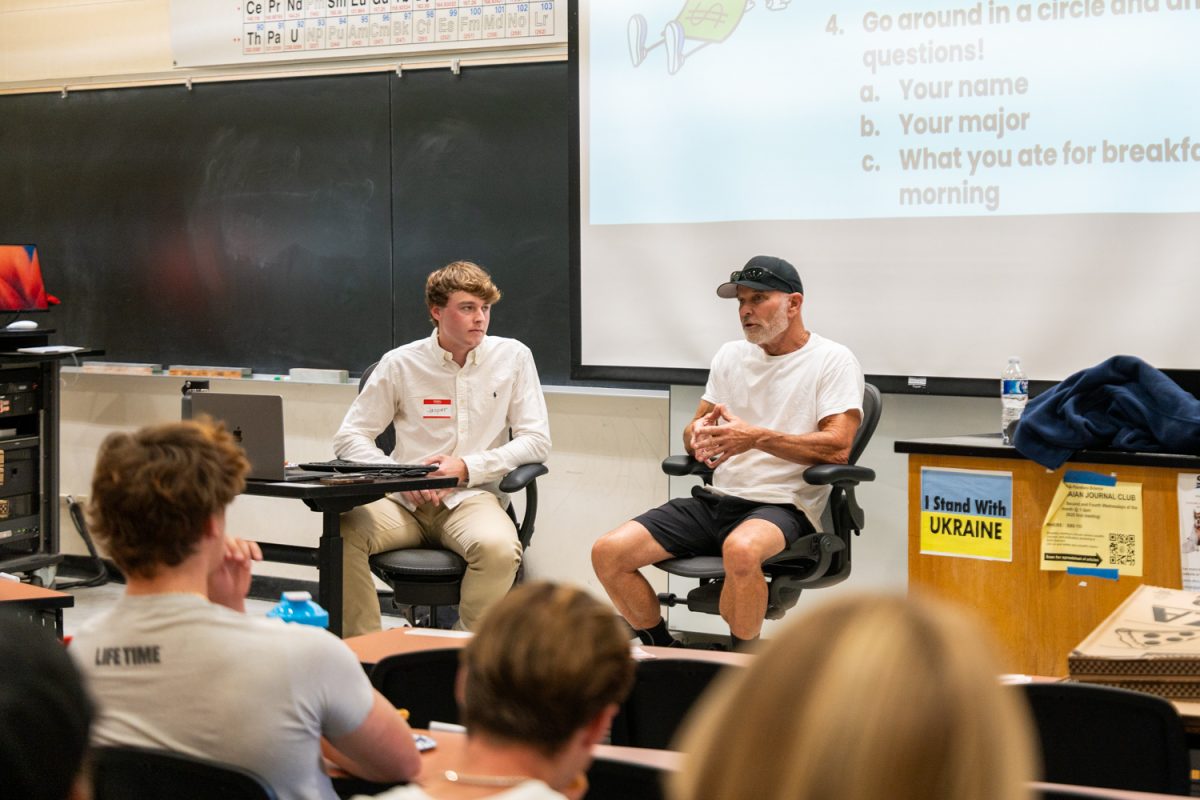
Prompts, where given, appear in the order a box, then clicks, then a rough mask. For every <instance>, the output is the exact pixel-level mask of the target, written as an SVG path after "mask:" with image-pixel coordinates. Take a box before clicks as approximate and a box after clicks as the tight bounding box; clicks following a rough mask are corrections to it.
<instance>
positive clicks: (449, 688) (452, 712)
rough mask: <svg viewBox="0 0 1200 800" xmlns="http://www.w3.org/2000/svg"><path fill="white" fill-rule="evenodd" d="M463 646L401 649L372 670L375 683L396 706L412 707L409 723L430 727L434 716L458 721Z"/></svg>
mask: <svg viewBox="0 0 1200 800" xmlns="http://www.w3.org/2000/svg"><path fill="white" fill-rule="evenodd" d="M460 652H462V651H461V649H460V648H457V647H448V648H445V649H441V650H419V651H417V652H413V653H397V654H395V655H391V656H387V657H386V658H384V659H382V660H381V661H380V662H379V663H377V664H376V665H375V667H374V668H373V669H372V670H371V685H372V686H374V687H375V688H376V689H378V690H379V693H380V694H381V695H383V696H384V697H386V698H387V699H388V702H390V703H391V704H392V705H394V706H395V707H396V708H403V709H407V710H408V724H409V725H411V726H412V727H414V728H428V727H429V723H430V722H432V721H433V720H437V721H438V722H452V723H455V724H457V723H458V702H457V700H456V699H455V697H454V678H455V676H456V675H457V674H458V654H459V653H460Z"/></svg>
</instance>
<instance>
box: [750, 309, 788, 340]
mask: <svg viewBox="0 0 1200 800" xmlns="http://www.w3.org/2000/svg"><path fill="white" fill-rule="evenodd" d="M787 328H788V315H787V306H785V305H781V306H780V307H779V310H778V311H776V312H775V316H773V317H771V319H769V320H767V323H766V325H765V326H763V327H761V328H758V329H756V330H755V331H754V332H751V331H745V335H746V341H748V342H749V343H750V344H765V343H767V342H769V341H771V340H772V339H776V338H778V337H779V335H780V334H782V333H783V332H784V331H786V330H787ZM743 330H745V329H743Z"/></svg>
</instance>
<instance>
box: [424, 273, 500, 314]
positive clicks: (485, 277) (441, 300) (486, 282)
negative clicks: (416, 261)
mask: <svg viewBox="0 0 1200 800" xmlns="http://www.w3.org/2000/svg"><path fill="white" fill-rule="evenodd" d="M455 292H466V293H467V294H471V295H474V296H475V297H478V298H479V299H480V300H482V301H483V302H485V303H487V304H488V305H495V304H496V303H499V302H500V296H501V295H500V290H499V289H497V288H496V284H494V283H492V276H491V275H489V274H488V273H487V270H485V269H484V268H483V267H481V266H479V265H478V264H474V263H472V262H470V261H455V262H453V263H450V264H447V265H446V266H444V267H442V268H441V269H439V270H435V271H433V272H431V273H429V277H428V278H426V279H425V305H426V306H428V307H429V308H433V307H434V306H437V307H439V308H442V307H444V306H445V305H446V304H447V303H449V302H450V295H452V294H454V293H455Z"/></svg>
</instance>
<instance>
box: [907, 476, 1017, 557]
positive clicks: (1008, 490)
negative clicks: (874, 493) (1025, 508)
mask: <svg viewBox="0 0 1200 800" xmlns="http://www.w3.org/2000/svg"><path fill="white" fill-rule="evenodd" d="M921 553H923V554H928V555H940V556H958V557H960V558H985V559H989V560H992V561H1012V473H1011V472H990V471H987V470H969V469H942V468H938V467H922V468H921Z"/></svg>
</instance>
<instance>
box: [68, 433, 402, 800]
mask: <svg viewBox="0 0 1200 800" xmlns="http://www.w3.org/2000/svg"><path fill="white" fill-rule="evenodd" d="M247 468H248V464H247V462H246V459H245V456H244V455H243V454H242V451H241V448H239V447H238V446H237V444H236V442H235V441H234V440H233V437H232V436H231V435H230V434H229V433H228V432H227V431H225V429H224V428H223V427H220V426H213V425H210V424H206V423H202V422H182V423H170V424H166V425H156V426H151V427H147V428H143V429H142V430H140V431H138V432H136V433H133V434H124V433H116V434H112V435H111V436H109V437H108V438H107V439H105V441H104V443H103V444H102V445H101V448H100V455H99V458H98V460H97V464H96V470H95V477H94V478H93V484H92V497H91V506H90V508H89V514H90V518H91V524H92V528H93V530H94V532H95V534H96V538H97V540H99V541H100V542H101V543H102V544H103V545H104V546H105V548H106V549H107V550H108V552H109V554H110V555H111V557H112V558H113V560H114V561H115V562H116V563H117V565H118V566H119V567H120V568H121V569H122V571H123V572H124V573H125V576H126V580H127V588H126V591H125V596H124V597H123V598H122V599H121V600H120V601H119V602H118V603H117V605H116V606H115V607H114V608H113V609H112V610H111V611H109V612H108V613H107V614H105V615H103V616H101V617H99V618H97V619H95V620H93V621H91V622H90V623H88V624H87V625H86V626H85V627H84V628H83V630H81V631H80V632H79V633H78V634H77V635H76V636H75V637H74V640H73V642H72V644H71V647H70V652H71V655H72V656H74V658H75V661H76V663H77V664H78V665H79V667H80V670H81V672H82V673H83V675H84V678H85V679H86V681H87V682H88V685H89V688H90V689H91V691H92V694H93V696H94V697H95V698H96V701H97V704H98V706H99V714H98V716H97V719H96V723H95V725H94V727H93V733H92V740H93V744H96V745H125V746H139V747H153V748H160V749H164V750H171V751H175V752H181V753H186V754H189V755H194V756H199V757H202V758H207V759H212V760H215V761H219V762H224V763H228V764H232V765H236V766H240V767H243V768H245V769H248V770H250V771H252V772H255V773H257V774H258V775H259V776H261V777H262V778H264V779H265V780H266V781H267V782H268V783H270V784H271V786H272V787H273V788H274V789H275V791H276V793H277V794H278V795H279V797H280V798H313V797H320V798H330V799H332V798H335V797H336V795H335V793H334V791H333V787H332V785H331V784H330V781H329V778H328V777H326V775H325V773H324V771H323V769H322V761H321V756H322V739H323V738H324V741H325V744H326V746H325V748H324V750H325V754H326V755H327V756H328V757H329V758H331V759H332V760H333V761H334V762H336V763H338V764H339V765H341V766H342V767H344V768H346V769H347V770H348V771H350V772H352V773H354V774H356V775H359V776H361V777H364V778H367V779H369V780H374V781H379V782H396V781H402V780H408V779H410V778H412V777H413V776H414V775H416V773H417V771H418V770H419V768H420V756H419V755H418V753H417V750H416V747H415V745H414V744H413V739H412V734H411V731H410V730H409V728H408V725H407V724H406V723H405V722H404V720H403V719H402V718H401V717H400V715H398V714H396V712H395V710H394V709H393V708H392V706H391V705H390V704H389V703H388V701H387V700H385V699H384V698H383V697H382V696H381V695H380V694H379V693H378V692H376V691H375V690H374V689H372V688H371V685H370V682H369V681H368V680H367V678H366V675H365V674H364V673H363V671H362V668H361V667H360V666H359V664H358V660H357V659H356V658H355V656H354V654H353V652H352V651H351V650H350V649H349V648H348V647H346V645H345V644H344V643H343V642H341V641H340V640H338V639H337V638H336V637H334V636H332V635H330V634H329V633H327V632H326V631H323V630H320V629H317V628H309V627H305V626H301V625H288V624H286V623H283V622H280V621H278V620H269V619H265V618H251V617H247V616H246V615H245V613H243V612H244V600H245V597H246V592H247V591H248V589H249V586H250V563H251V561H252V560H254V559H261V558H262V553H261V551H260V550H259V548H258V546H257V545H256V544H254V543H253V542H247V541H244V540H240V539H233V538H229V537H226V535H225V507H226V506H227V505H228V504H229V502H230V501H231V500H232V499H233V498H234V497H236V496H237V495H238V494H239V493H240V492H241V490H242V488H243V487H244V485H245V484H244V476H245V474H246V470H247Z"/></svg>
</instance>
